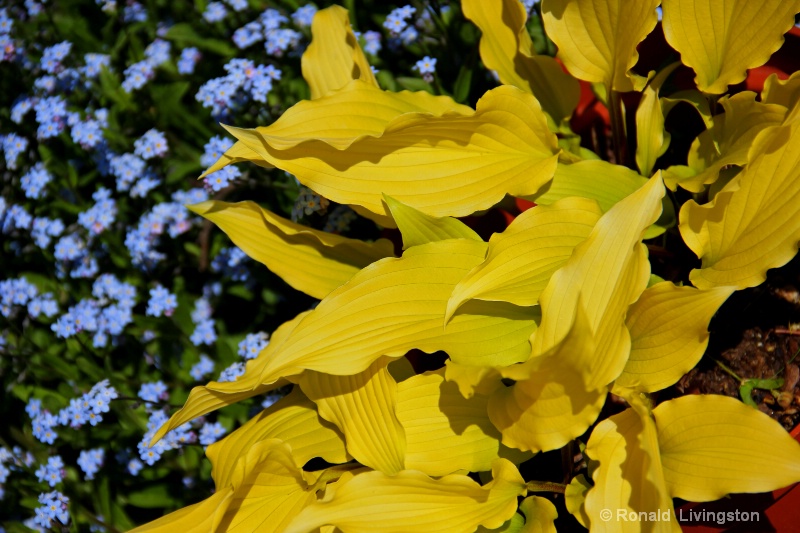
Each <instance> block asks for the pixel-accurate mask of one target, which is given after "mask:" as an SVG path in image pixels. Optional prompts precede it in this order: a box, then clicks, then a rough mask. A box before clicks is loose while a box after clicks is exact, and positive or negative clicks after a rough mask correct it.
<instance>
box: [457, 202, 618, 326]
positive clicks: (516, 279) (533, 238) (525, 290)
mask: <svg viewBox="0 0 800 533" xmlns="http://www.w3.org/2000/svg"><path fill="white" fill-rule="evenodd" d="M601 214H602V213H601V212H600V208H599V207H598V206H597V203H596V202H595V201H593V200H587V199H585V198H575V197H573V198H565V199H563V200H560V201H558V202H556V203H554V204H553V205H552V206H544V205H542V206H537V207H535V208H533V209H529V210H527V211H525V212H524V213H522V214H521V215H519V216H518V217H517V218H516V219H514V221H513V222H512V223H511V224H510V225H509V226H508V228H506V230H505V231H504V232H503V233H495V234H494V235H492V237H491V239H489V251H488V253H487V255H486V259H485V260H484V261H483V262H482V263H481V264H480V265H478V266H476V267H475V268H473V269H472V270H471V271H470V272H469V273H468V274H467V275H466V276H464V278H463V279H462V280H461V281H459V282H458V285H456V287H455V289H453V294H452V295H451V296H450V300H449V301H448V302H447V318H450V317H451V316H452V315H453V313H455V311H456V309H458V307H459V306H460V305H461V304H463V303H464V302H466V301H467V300H470V299H473V298H475V299H479V300H492V301H504V302H511V303H513V304H515V305H521V306H531V305H535V304H536V303H537V302H538V301H539V295H540V294H541V292H542V291H543V290H544V288H545V286H546V285H547V282H548V281H549V280H550V276H552V275H553V272H555V271H556V270H558V269H559V268H561V267H562V266H563V265H564V263H566V262H567V259H569V256H570V255H571V254H572V251H573V250H574V248H575V246H576V245H577V244H578V243H580V242H582V241H583V240H585V239H586V238H587V237H588V236H589V233H590V232H591V231H592V228H593V227H594V225H595V224H596V223H597V221H598V219H599V218H600V216H601Z"/></svg>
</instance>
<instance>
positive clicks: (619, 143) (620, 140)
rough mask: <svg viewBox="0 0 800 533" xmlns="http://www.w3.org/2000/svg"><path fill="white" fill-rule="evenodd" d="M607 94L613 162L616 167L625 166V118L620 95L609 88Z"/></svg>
mask: <svg viewBox="0 0 800 533" xmlns="http://www.w3.org/2000/svg"><path fill="white" fill-rule="evenodd" d="M607 93H608V112H609V115H610V118H611V136H612V141H613V145H614V159H616V161H614V162H615V163H616V164H617V165H623V166H627V142H628V141H627V138H626V135H625V117H624V111H623V108H622V107H623V104H622V95H621V94H620V93H619V92H618V91H615V90H613V89H611V88H610V87H609V88H608V90H607Z"/></svg>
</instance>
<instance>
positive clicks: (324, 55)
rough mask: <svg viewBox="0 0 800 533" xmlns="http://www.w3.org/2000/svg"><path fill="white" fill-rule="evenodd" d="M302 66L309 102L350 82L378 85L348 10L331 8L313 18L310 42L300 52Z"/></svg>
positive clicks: (320, 11) (319, 12)
mask: <svg viewBox="0 0 800 533" xmlns="http://www.w3.org/2000/svg"><path fill="white" fill-rule="evenodd" d="M301 67H302V70H303V78H305V80H306V82H307V83H308V86H309V88H310V89H311V98H312V99H316V98H319V97H321V96H325V95H328V94H330V93H332V92H333V91H335V90H337V89H341V88H342V87H344V86H345V85H347V84H348V83H349V82H350V81H351V80H362V81H364V82H365V83H368V84H370V85H373V86H375V87H377V86H378V82H377V81H375V76H374V75H373V74H372V70H371V69H370V68H369V62H368V61H367V58H366V56H364V52H363V51H362V50H361V47H360V46H359V45H358V41H357V40H356V36H355V35H354V34H353V29H352V28H351V27H350V20H349V18H348V15H347V10H346V9H345V8H343V7H341V6H330V7H328V8H325V9H321V10H319V11H317V13H316V14H315V15H314V20H313V21H312V22H311V43H310V44H309V45H308V48H306V51H305V52H304V53H303V57H302V60H301Z"/></svg>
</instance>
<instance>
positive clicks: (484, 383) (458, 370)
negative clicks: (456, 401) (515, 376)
mask: <svg viewBox="0 0 800 533" xmlns="http://www.w3.org/2000/svg"><path fill="white" fill-rule="evenodd" d="M444 377H445V379H446V380H447V381H451V382H453V383H455V384H456V385H458V390H459V391H460V392H461V395H462V396H463V397H464V398H472V395H473V394H475V393H478V394H484V395H488V394H491V393H492V392H494V390H495V389H497V388H498V387H500V386H501V385H502V383H501V380H502V378H503V376H501V375H500V373H499V372H498V371H497V370H496V369H495V368H494V367H489V366H476V365H463V364H458V363H456V362H455V361H453V360H452V359H448V360H447V361H445V374H444Z"/></svg>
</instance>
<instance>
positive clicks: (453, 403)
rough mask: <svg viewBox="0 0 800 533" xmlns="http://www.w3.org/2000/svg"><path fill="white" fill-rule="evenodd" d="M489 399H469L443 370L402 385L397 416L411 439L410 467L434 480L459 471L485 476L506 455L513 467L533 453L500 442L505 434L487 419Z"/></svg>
mask: <svg viewBox="0 0 800 533" xmlns="http://www.w3.org/2000/svg"><path fill="white" fill-rule="evenodd" d="M488 400H489V397H488V396H486V395H483V394H475V395H473V396H472V397H471V398H470V399H468V400H467V399H465V398H464V397H463V396H462V395H461V393H459V392H458V387H457V386H456V384H455V383H450V382H447V381H444V377H443V372H442V371H438V372H428V373H425V374H420V375H417V376H414V377H412V378H409V379H407V380H406V381H404V382H402V383H400V384H399V385H398V386H397V418H398V419H399V420H400V423H401V424H402V425H403V429H404V430H405V436H406V457H405V468H406V469H408V470H420V471H422V472H425V473H426V474H428V475H429V476H444V475H447V474H452V473H454V472H457V471H463V472H482V471H487V470H490V469H491V466H492V462H493V461H494V460H495V459H497V458H498V457H504V458H506V459H508V460H510V461H512V462H514V463H517V464H519V463H520V462H522V461H524V460H526V459H529V458H530V457H531V456H530V454H524V453H521V452H519V451H517V450H510V449H508V448H506V447H505V446H503V445H501V444H500V433H499V432H498V431H497V429H495V427H494V426H493V425H492V424H491V422H489V419H488V418H487V416H486V405H487V402H488Z"/></svg>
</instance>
